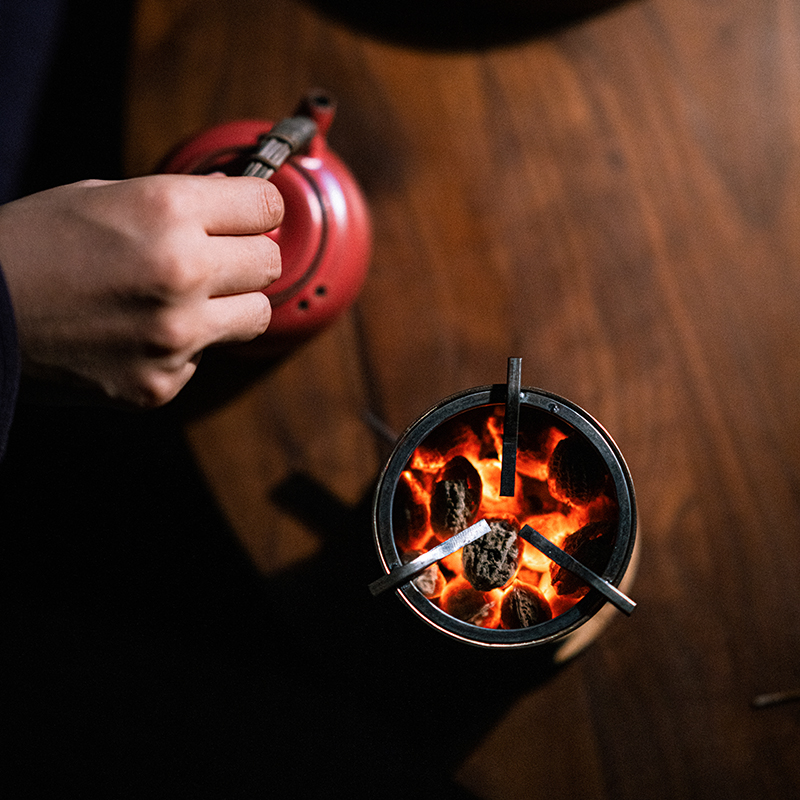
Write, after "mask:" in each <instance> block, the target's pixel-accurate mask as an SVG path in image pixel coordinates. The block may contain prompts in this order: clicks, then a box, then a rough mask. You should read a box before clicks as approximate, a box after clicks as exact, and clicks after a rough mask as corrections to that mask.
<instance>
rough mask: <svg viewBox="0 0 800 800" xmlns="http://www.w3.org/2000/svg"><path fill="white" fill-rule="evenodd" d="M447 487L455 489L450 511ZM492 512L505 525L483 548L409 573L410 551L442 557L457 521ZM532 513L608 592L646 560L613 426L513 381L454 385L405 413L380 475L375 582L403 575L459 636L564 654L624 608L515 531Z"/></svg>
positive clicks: (414, 603) (443, 627)
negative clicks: (379, 573) (418, 412)
mask: <svg viewBox="0 0 800 800" xmlns="http://www.w3.org/2000/svg"><path fill="white" fill-rule="evenodd" d="M509 375H511V370H510V371H509ZM511 399H513V400H514V401H515V402H513V403H512V402H510V400H511ZM517 400H518V403H517V402H516V401H517ZM509 409H513V410H514V414H515V415H516V416H517V419H516V420H514V422H515V423H516V424H517V425H518V431H516V436H515V445H516V447H515V449H514V456H515V459H516V463H515V471H514V472H515V476H516V477H515V479H514V478H513V476H512V491H511V492H501V490H500V483H501V472H502V471H503V470H502V462H503V460H504V459H505V460H508V449H507V448H508V436H505V438H504V430H503V429H504V427H505V425H504V419H506V418H509V419H510V416H509V414H510V411H509ZM504 445H505V447H506V451H505V455H504ZM466 462H469V463H466ZM459 470H460V473H459ZM506 472H507V470H506ZM454 475H455V477H453V476H454ZM476 475H477V477H475V476H476ZM459 481H460V483H459ZM459 486H461V488H462V489H463V491H461V493H460V494H459V491H458V489H459ZM442 487H444V489H443V488H442ZM504 495H510V496H504ZM437 497H438V498H439V499H438V500H437ZM442 497H447V498H449V499H448V500H446V501H445V510H444V511H442V510H440V509H439V507H440V506H441V505H442V501H441V498H442ZM453 498H456V499H453ZM458 498H461V499H460V500H459V499H458ZM464 498H467V499H464ZM447 503H450V505H449V506H448V505H447ZM482 519H487V520H490V521H491V523H492V529H493V531H494V532H495V533H497V534H498V535H496V536H495V538H494V541H493V543H492V544H491V546H489V545H486V547H484V553H483V555H481V552H480V550H478V555H477V556H475V551H474V550H473V551H472V556H471V557H468V556H467V553H468V552H469V548H475V547H476V546H479V545H480V544H481V540H478V541H476V542H475V543H473V544H469V545H467V546H466V547H464V548H463V549H461V548H459V549H458V550H457V551H456V552H454V553H450V554H448V555H447V556H446V557H444V558H441V559H437V561H436V563H435V564H434V565H433V566H431V567H428V568H426V569H425V571H424V572H420V573H419V574H415V576H414V578H413V579H409V580H404V579H403V577H404V576H403V572H402V571H403V570H404V569H405V570H409V569H410V566H409V562H411V564H412V565H413V563H416V562H415V559H418V560H419V561H420V563H421V562H422V560H423V558H424V555H425V554H426V553H428V554H429V560H430V559H432V558H433V557H434V556H435V555H436V548H439V549H440V550H441V549H446V548H447V542H448V541H450V540H451V539H452V541H455V539H454V538H453V535H454V534H456V533H458V531H460V530H463V529H465V528H466V527H467V526H469V525H472V526H473V529H475V528H477V525H476V521H478V520H482ZM526 525H527V526H528V529H530V528H531V527H533V528H535V529H536V530H537V531H541V532H542V533H543V534H544V535H545V537H546V538H547V539H548V540H550V541H551V542H553V543H555V544H556V545H558V548H559V552H562V548H563V550H566V551H567V552H569V551H571V552H572V554H573V555H574V556H575V558H576V559H577V560H578V561H581V562H582V563H584V562H585V563H587V564H588V565H589V567H590V568H591V569H590V570H588V571H593V573H595V577H597V578H598V580H600V581H602V582H604V583H605V584H607V586H608V587H609V588H611V590H612V591H615V592H617V593H618V594H619V593H620V592H619V591H618V590H624V589H626V587H627V586H629V585H630V583H631V581H632V579H633V574H634V572H635V566H636V560H637V559H636V555H637V548H636V543H637V537H636V529H637V512H636V501H635V495H634V487H633V482H632V479H631V475H630V472H629V470H628V467H627V465H626V464H625V461H624V459H623V457H622V454H621V452H620V451H619V449H618V447H617V446H616V444H615V443H614V441H613V439H612V438H611V436H610V435H609V434H608V433H607V432H606V431H605V430H604V429H603V427H602V426H601V425H600V424H599V423H598V422H597V421H596V420H595V419H594V418H593V417H591V416H590V415H589V414H588V413H587V412H586V411H584V410H583V409H582V408H580V407H579V406H577V405H576V404H574V403H572V402H570V401H569V400H567V399H565V398H563V397H559V396H558V395H555V394H552V393H550V392H547V391H544V390H542V389H536V388H530V387H522V386H514V385H513V384H512V383H511V381H510V380H509V382H508V383H506V384H494V385H487V386H479V387H475V388H472V389H469V390H466V391H463V392H460V393H457V394H454V395H452V396H450V397H448V398H446V399H444V400H442V401H441V402H439V403H437V404H436V405H435V406H433V407H432V408H430V409H429V410H428V411H426V412H425V413H424V414H423V415H422V416H421V417H420V418H419V419H417V420H416V421H415V422H414V423H413V424H412V425H410V426H409V428H408V429H407V430H406V431H405V432H404V433H403V434H402V435H401V436H400V437H399V439H398V440H397V442H396V444H395V446H394V449H393V451H392V453H391V455H390V457H389V459H388V461H387V463H386V465H385V467H384V469H383V471H382V473H381V475H380V478H379V482H378V485H377V489H376V493H375V497H374V503H373V534H374V540H375V545H376V548H377V552H378V555H379V558H380V562H381V565H382V567H383V570H384V573H385V575H384V576H383V578H382V579H380V580H379V581H376V582H375V585H377V584H380V583H381V582H383V583H384V584H386V585H389V584H390V583H391V582H392V577H393V576H397V581H396V583H397V585H396V586H395V585H391V588H393V589H395V590H396V592H397V594H398V595H399V597H400V599H401V600H402V601H403V602H404V603H405V604H406V605H407V606H408V607H409V608H410V609H411V610H412V611H413V612H414V613H415V614H416V615H418V616H419V617H420V618H421V619H422V620H424V621H425V622H426V623H428V624H429V625H431V626H433V627H434V628H435V629H437V630H438V631H440V632H441V633H443V634H445V635H447V636H449V637H452V638H454V639H456V640H459V641H461V642H465V643H468V644H472V645H476V646H479V647H486V648H498V649H508V648H522V647H532V646H538V645H545V644H554V645H556V644H557V645H558V651H559V653H560V655H559V656H558V657H557V658H558V659H565V658H568V657H569V656H571V655H573V654H574V653H576V652H578V651H579V650H580V649H582V647H583V646H584V645H585V644H586V643H588V642H589V641H591V640H593V639H594V638H595V637H596V635H597V634H598V633H599V631H600V630H601V629H602V628H603V627H604V626H605V624H606V623H607V622H608V621H609V619H610V617H612V616H613V615H614V614H615V613H616V611H615V609H614V608H613V607H612V606H611V605H610V604H609V603H608V597H609V596H610V595H609V593H608V592H606V593H605V594H604V593H603V592H600V591H598V590H597V589H595V588H593V587H592V586H590V585H588V584H587V583H585V582H583V581H581V580H580V579H577V578H576V577H575V575H573V574H571V573H569V572H568V571H564V570H563V569H561V568H559V567H558V566H557V565H555V564H553V563H552V562H551V561H550V560H549V559H548V558H547V557H546V556H545V555H543V553H542V552H541V551H539V550H537V549H536V548H535V547H533V546H531V545H530V544H529V543H528V542H526V541H524V540H523V539H522V538H521V537H519V536H517V538H516V541H514V533H515V532H516V533H517V534H519V532H520V530H524V529H525V526H526ZM504 529H506V530H505V533H504V532H503V530H504ZM508 529H510V530H511V532H510V533H509V532H508ZM598 531H601V532H602V537H601V536H600V535H599V534H598V533H597V532H598ZM498 532H499V533H498ZM473 535H474V534H473ZM498 536H499V538H498ZM576 537H577V540H576ZM489 540H490V537H489V536H486V537H485V538H484V539H483V542H484V543H486V542H489ZM576 541H577V543H576ZM498 542H499V543H500V544H498ZM595 545H596V546H595ZM593 549H594V551H595V552H594V553H593V552H592V550H593ZM508 553H511V554H513V557H512V556H509V555H508ZM504 559H505V563H504ZM509 562H510V566H509ZM475 564H478V568H477V571H476V567H475ZM481 564H483V565H484V567H487V565H488V567H487V568H488V571H489V577H488V579H487V578H485V576H481V575H480V574H479V573H480V565H481ZM498 565H499V566H498ZM465 568H466V569H465ZM470 569H471V571H470ZM465 572H466V575H468V576H469V577H468V578H465ZM509 576H511V577H509ZM484 580H486V581H487V583H485V584H484V583H481V581H484ZM492 581H494V583H492ZM453 585H456V586H457V588H450V587H452V586H453ZM370 588H371V589H373V594H375V593H377V592H376V591H375V590H374V586H371V587H370ZM622 596H623V597H624V595H622ZM509 598H511V599H509ZM626 599H627V598H626ZM633 605H635V604H631V608H632V606H633ZM618 607H621V606H618ZM509 608H510V609H511V610H510V611H509ZM531 609H533V610H531ZM626 613H629V612H626Z"/></svg>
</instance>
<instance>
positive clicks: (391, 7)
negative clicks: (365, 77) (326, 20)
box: [307, 0, 624, 50]
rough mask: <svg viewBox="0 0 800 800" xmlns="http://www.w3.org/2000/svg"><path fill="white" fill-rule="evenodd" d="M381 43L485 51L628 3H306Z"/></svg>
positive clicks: (512, 0)
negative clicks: (381, 40)
mask: <svg viewBox="0 0 800 800" xmlns="http://www.w3.org/2000/svg"><path fill="white" fill-rule="evenodd" d="M307 2H308V3H309V4H310V5H312V6H314V7H316V8H317V9H319V10H320V11H321V12H322V13H324V14H326V15H327V16H329V17H331V18H333V19H335V20H337V21H339V22H341V23H343V24H344V25H347V26H348V27H350V28H353V29H355V30H359V31H362V32H363V33H366V34H368V35H370V36H373V37H375V38H378V39H384V40H387V41H390V42H394V43H397V44H402V45H407V46H411V47H419V48H423V49H433V50H473V49H483V48H488V47H494V46H501V45H506V44H513V43H514V42H520V41H525V40H527V39H530V38H533V37H536V36H539V35H542V34H546V33H550V32H552V31H554V30H556V29H558V28H562V27H564V26H567V25H570V24H572V23H575V22H578V21H580V20H582V19H584V18H586V17H587V16H591V15H593V14H597V13H599V12H601V11H603V10H605V9H607V8H609V7H611V6H615V5H619V4H620V3H621V2H624V0H493V2H490V3H487V2H481V1H480V0H384V2H382V3H375V2H372V1H371V0H307Z"/></svg>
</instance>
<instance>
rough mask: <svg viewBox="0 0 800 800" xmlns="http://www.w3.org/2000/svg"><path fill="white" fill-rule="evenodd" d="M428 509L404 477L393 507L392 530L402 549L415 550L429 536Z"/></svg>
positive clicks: (400, 481) (400, 482)
mask: <svg viewBox="0 0 800 800" xmlns="http://www.w3.org/2000/svg"><path fill="white" fill-rule="evenodd" d="M427 527H428V507H427V505H426V504H425V503H421V502H419V501H418V500H417V499H416V498H415V496H414V492H413V491H412V489H411V487H410V486H409V484H408V481H407V479H406V478H405V477H404V476H401V477H400V480H399V481H398V482H397V488H396V489H395V492H394V505H393V507H392V528H393V530H394V538H395V541H396V542H397V543H398V545H399V546H400V547H401V548H414V547H417V546H418V545H419V543H420V542H419V539H420V538H421V537H423V538H424V537H425V536H426V535H429V534H428V533H427Z"/></svg>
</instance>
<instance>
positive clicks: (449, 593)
mask: <svg viewBox="0 0 800 800" xmlns="http://www.w3.org/2000/svg"><path fill="white" fill-rule="evenodd" d="M439 603H440V605H441V607H442V610H443V611H444V612H445V613H447V614H449V615H450V616H451V617H455V618H456V619H460V620H463V621H464V622H470V623H472V624H473V625H480V626H482V627H489V626H490V625H491V624H492V623H493V622H494V618H495V616H496V610H495V603H494V600H493V599H492V596H491V595H490V594H487V593H485V592H479V591H477V590H476V589H473V588H472V586H470V585H469V582H468V581H466V580H465V579H464V578H456V579H455V580H452V581H450V583H448V584H447V586H445V589H444V592H442V597H441V599H440V601H439ZM495 624H496V623H495Z"/></svg>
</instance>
